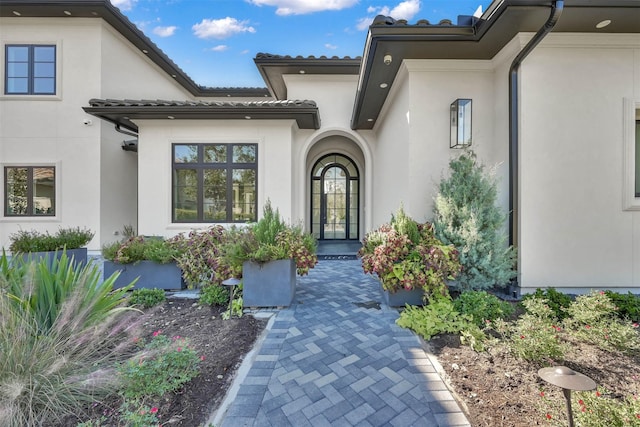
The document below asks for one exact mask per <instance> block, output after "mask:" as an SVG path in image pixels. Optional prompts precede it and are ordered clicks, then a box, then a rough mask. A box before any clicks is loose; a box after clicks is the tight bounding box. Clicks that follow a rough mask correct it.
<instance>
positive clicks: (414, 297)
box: [380, 283, 424, 307]
mask: <svg viewBox="0 0 640 427" xmlns="http://www.w3.org/2000/svg"><path fill="white" fill-rule="evenodd" d="M380 290H381V291H382V297H383V298H384V302H385V303H386V304H387V305H388V306H389V307H404V306H405V305H406V304H409V305H423V304H424V302H423V300H422V297H423V296H424V291H423V290H422V289H412V290H410V291H407V290H405V289H400V290H398V291H395V292H389V291H386V290H384V288H383V287H382V283H380Z"/></svg>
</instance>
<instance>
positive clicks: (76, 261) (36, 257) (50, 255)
mask: <svg viewBox="0 0 640 427" xmlns="http://www.w3.org/2000/svg"><path fill="white" fill-rule="evenodd" d="M63 253H66V254H67V257H69V259H70V260H71V258H73V261H72V262H73V265H74V266H78V265H87V248H77V249H67V250H66V251H63V250H62V249H61V250H59V251H49V252H29V253H26V254H22V259H23V260H25V261H35V262H40V261H41V260H43V259H44V260H46V263H47V265H48V266H49V268H51V264H53V261H54V260H56V259H60V257H61V256H62V254H63Z"/></svg>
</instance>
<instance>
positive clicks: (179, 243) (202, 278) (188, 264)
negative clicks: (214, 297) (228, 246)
mask: <svg viewBox="0 0 640 427" xmlns="http://www.w3.org/2000/svg"><path fill="white" fill-rule="evenodd" d="M233 238H235V236H232V235H231V233H230V232H229V231H228V230H226V229H225V228H224V227H223V226H221V225H214V226H213V227H210V228H208V229H206V230H193V231H190V232H189V233H188V234H187V235H185V234H178V235H176V236H175V237H173V238H172V239H171V244H172V245H173V246H174V248H176V249H177V250H178V252H179V255H178V256H177V257H176V263H177V265H178V267H180V269H181V270H182V278H183V279H184V281H185V282H186V284H187V286H188V287H189V288H190V289H192V288H201V287H202V286H205V285H221V283H222V281H223V280H225V279H228V278H229V277H240V276H241V274H242V266H239V267H236V268H235V269H234V268H232V266H230V265H229V264H228V263H226V262H225V261H224V260H223V259H222V257H221V248H222V247H223V246H224V245H225V243H226V242H227V241H228V240H229V239H233Z"/></svg>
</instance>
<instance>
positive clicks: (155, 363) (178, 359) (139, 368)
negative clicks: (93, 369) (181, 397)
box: [118, 331, 200, 402]
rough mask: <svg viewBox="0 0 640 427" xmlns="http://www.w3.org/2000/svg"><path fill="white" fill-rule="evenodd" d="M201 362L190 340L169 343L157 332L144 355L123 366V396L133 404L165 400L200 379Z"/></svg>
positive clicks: (121, 372) (143, 352)
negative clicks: (187, 384)
mask: <svg viewBox="0 0 640 427" xmlns="http://www.w3.org/2000/svg"><path fill="white" fill-rule="evenodd" d="M199 362H200V358H199V357H198V355H197V353H196V352H195V350H194V349H193V348H191V347H190V346H189V342H188V341H187V340H186V339H184V338H180V337H174V338H173V339H169V338H167V337H166V336H164V335H162V334H161V331H156V332H154V333H153V337H152V339H151V341H150V342H149V343H148V344H147V345H146V346H145V347H144V350H143V351H141V352H140V353H138V354H137V355H136V356H135V357H133V358H131V359H130V360H129V361H127V362H126V363H124V364H121V365H120V366H119V368H118V377H119V378H120V380H121V384H122V389H121V391H120V392H121V394H122V395H123V396H124V398H125V399H126V400H128V401H133V402H143V401H144V399H145V398H153V397H161V396H162V395H163V394H165V393H166V392H170V391H175V390H177V389H179V388H180V387H181V386H182V385H183V384H185V383H187V382H189V381H191V379H192V378H194V377H195V376H196V375H198V365H199Z"/></svg>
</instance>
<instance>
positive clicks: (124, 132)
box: [116, 123, 138, 138]
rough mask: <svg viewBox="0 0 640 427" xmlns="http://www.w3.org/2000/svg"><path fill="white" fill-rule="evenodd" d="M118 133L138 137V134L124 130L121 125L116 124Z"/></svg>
mask: <svg viewBox="0 0 640 427" xmlns="http://www.w3.org/2000/svg"><path fill="white" fill-rule="evenodd" d="M116 131H117V132H120V133H123V134H125V135H129V136H135V137H136V138H137V137H138V134H137V133H135V132H131V131H128V130H124V129H122V128H121V127H120V123H116Z"/></svg>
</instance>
